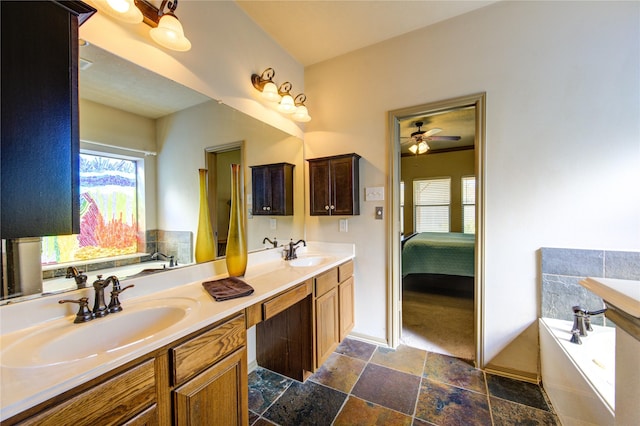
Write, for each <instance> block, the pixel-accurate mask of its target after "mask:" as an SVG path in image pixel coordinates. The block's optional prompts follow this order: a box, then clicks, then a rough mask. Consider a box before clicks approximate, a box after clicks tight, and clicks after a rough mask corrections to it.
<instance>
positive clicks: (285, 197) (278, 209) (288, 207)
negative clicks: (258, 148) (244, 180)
mask: <svg viewBox="0 0 640 426" xmlns="http://www.w3.org/2000/svg"><path fill="white" fill-rule="evenodd" d="M293 168H294V165H293V164H289V163H278V164H265V165H260V166H251V187H252V191H253V214H254V216H291V215H293Z"/></svg>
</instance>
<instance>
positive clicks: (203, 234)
mask: <svg viewBox="0 0 640 426" xmlns="http://www.w3.org/2000/svg"><path fill="white" fill-rule="evenodd" d="M198 173H199V175H200V213H199V216H198V233H197V234H196V263H201V262H208V261H210V260H213V259H215V257H216V251H215V244H214V239H213V228H211V217H210V216H209V199H208V197H207V169H198Z"/></svg>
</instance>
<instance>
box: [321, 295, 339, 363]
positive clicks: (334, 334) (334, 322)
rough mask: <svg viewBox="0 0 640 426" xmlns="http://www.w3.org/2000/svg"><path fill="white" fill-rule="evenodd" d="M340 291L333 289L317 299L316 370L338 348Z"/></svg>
mask: <svg viewBox="0 0 640 426" xmlns="http://www.w3.org/2000/svg"><path fill="white" fill-rule="evenodd" d="M339 337H340V330H339V326H338V289H337V288H333V289H332V290H330V291H328V292H327V293H325V294H323V295H322V296H320V297H318V298H317V299H316V351H317V356H316V368H319V367H320V366H321V365H322V364H323V363H324V362H325V361H326V360H327V358H329V355H331V353H332V352H333V351H334V350H335V349H336V348H337V347H338V344H339V343H340V342H339Z"/></svg>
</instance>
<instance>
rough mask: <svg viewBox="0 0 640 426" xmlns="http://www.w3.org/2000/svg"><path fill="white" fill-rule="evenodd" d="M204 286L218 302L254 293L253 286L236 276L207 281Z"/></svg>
mask: <svg viewBox="0 0 640 426" xmlns="http://www.w3.org/2000/svg"><path fill="white" fill-rule="evenodd" d="M202 286H203V287H204V289H205V290H207V292H208V293H209V294H210V295H211V296H213V298H214V299H215V300H216V302H222V301H223V300H229V299H235V298H236V297H244V296H248V295H250V294H251V293H253V287H251V286H250V285H249V284H247V283H245V282H244V281H242V280H241V279H239V278H236V277H229V278H222V279H220V280H215V281H205V282H203V283H202Z"/></svg>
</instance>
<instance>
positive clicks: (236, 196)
mask: <svg viewBox="0 0 640 426" xmlns="http://www.w3.org/2000/svg"><path fill="white" fill-rule="evenodd" d="M240 171H241V167H240V164H232V165H231V215H230V217H229V234H228V236H227V252H226V257H225V259H226V263H227V272H228V273H229V276H230V277H241V276H243V275H244V273H245V271H246V269H247V239H246V234H245V230H244V203H243V199H242V186H241V179H240Z"/></svg>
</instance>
